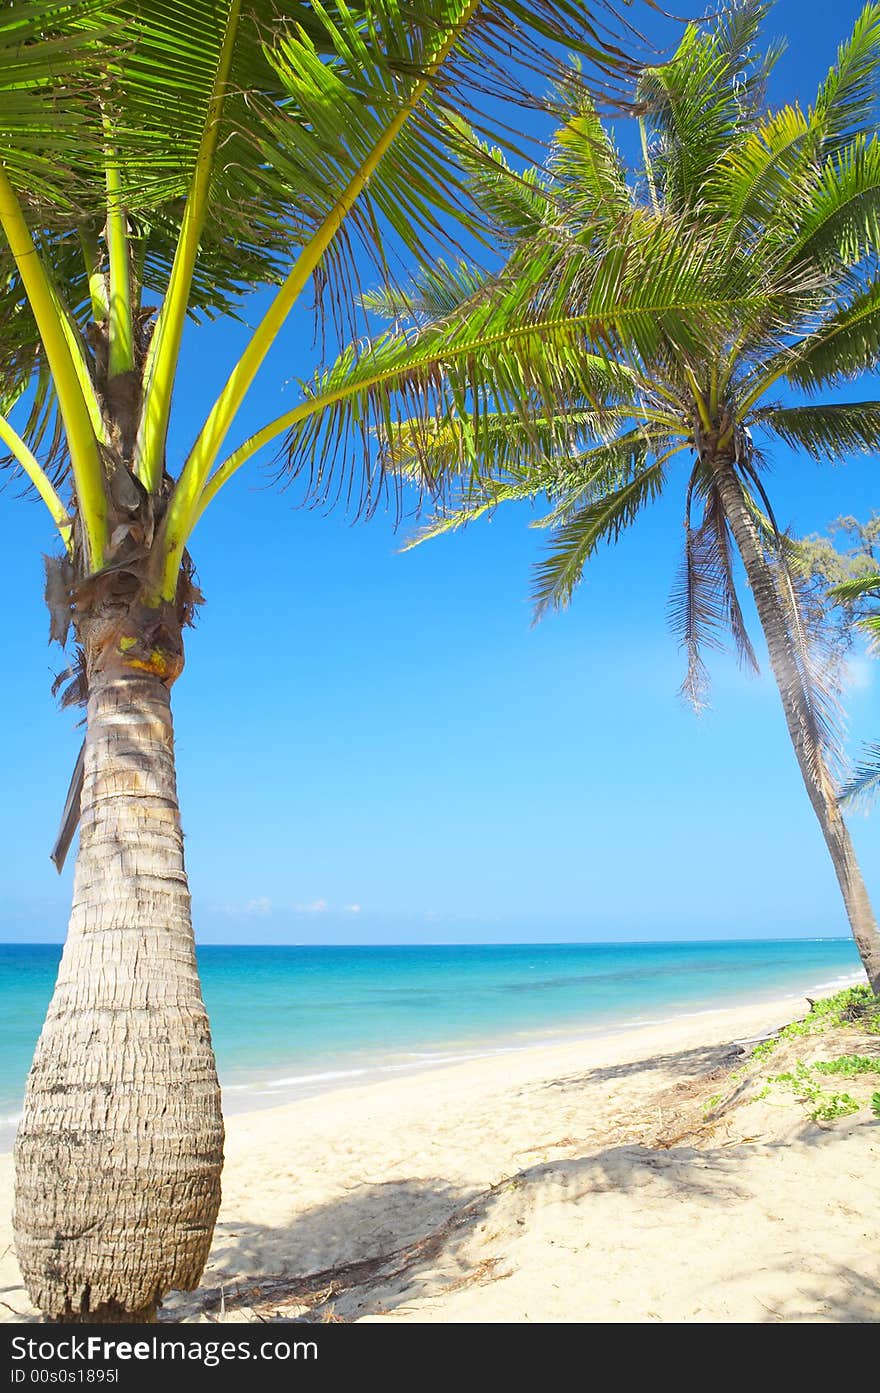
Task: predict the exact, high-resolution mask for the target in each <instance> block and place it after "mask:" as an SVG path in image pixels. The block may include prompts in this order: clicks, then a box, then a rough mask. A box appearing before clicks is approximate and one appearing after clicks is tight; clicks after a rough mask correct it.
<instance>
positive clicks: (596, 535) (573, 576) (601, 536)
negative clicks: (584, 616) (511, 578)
mask: <svg viewBox="0 0 880 1393" xmlns="http://www.w3.org/2000/svg"><path fill="white" fill-rule="evenodd" d="M644 457H645V453H644V451H642V452H640V451H638V450H636V451H633V456H632V459H633V465H632V477H631V478H630V479H629V480H628V481H627V482H626V483H624V484H622V485H621V486H620V487H619V488H616V489H613V490H612V491H610V492H608V493H605V494H603V496H602V497H600V498H598V499H596V500H595V501H593V502H589V503H587V504H586V505H585V506H584V507H582V508H580V509H578V510H577V511H576V512H575V513H574V514H573V516H572V517H570V518H569V520H568V521H567V522H564V523H562V525H561V526H559V527H558V528H557V529H556V530H555V532H554V533H553V535H552V537H551V539H550V545H549V548H548V552H547V555H546V556H545V558H544V560H543V561H541V562H539V563H538V564H537V565H536V567H535V581H534V586H533V589H532V598H533V600H534V605H535V618H536V619H539V618H540V617H541V616H542V615H543V614H545V613H546V611H547V610H548V609H551V608H553V609H564V608H565V606H566V605H567V604H568V603H569V601H570V600H571V597H572V594H573V593H574V590H575V587H576V586H577V584H578V582H579V581H580V579H581V576H582V575H583V570H584V566H585V565H586V564H587V562H588V561H589V559H590V557H591V556H592V555H593V553H594V552H595V551H596V549H597V547H598V546H599V545H600V544H601V543H602V542H603V541H607V542H615V541H616V540H617V539H618V537H619V536H620V534H621V532H623V531H624V529H625V528H627V527H629V526H630V524H631V523H632V522H634V521H635V519H636V517H637V516H638V514H639V513H640V512H641V510H642V508H643V507H645V506H646V505H647V504H648V503H650V502H652V500H653V499H655V498H657V497H658V495H659V494H660V492H661V490H662V488H663V485H664V483H665V479H666V472H665V464H664V462H663V461H661V460H655V461H654V462H653V463H651V464H648V465H647V466H645V467H643V468H640V467H639V464H640V462H641V461H643V460H644Z"/></svg>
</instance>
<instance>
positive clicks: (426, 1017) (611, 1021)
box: [0, 939, 859, 1150]
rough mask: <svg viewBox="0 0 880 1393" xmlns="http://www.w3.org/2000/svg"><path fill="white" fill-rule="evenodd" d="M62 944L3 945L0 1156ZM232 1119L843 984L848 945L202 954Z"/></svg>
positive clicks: (232, 950)
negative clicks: (397, 1078)
mask: <svg viewBox="0 0 880 1393" xmlns="http://www.w3.org/2000/svg"><path fill="white" fill-rule="evenodd" d="M60 953H61V950H60V947H58V946H55V945H45V944H0V1150H8V1149H9V1147H10V1146H11V1143H12V1138H13V1136H14V1131H15V1121H16V1119H17V1116H18V1113H19V1111H20V1108H21V1096H22V1092H23V1089H24V1082H25V1078H26V1075H27V1070H28V1066H29V1063H30V1058H31V1055H32V1053H33V1048H34V1044H35V1042H36V1038H37V1035H38V1034H39V1030H40V1026H41V1023H42V1019H43V1016H44V1014H45V1010H46V1006H47V1004H48V1001H49V997H50V995H51V992H52V987H53V984H54V980H55V975H56V972H57V968H58V961H59V958H60ZM199 965H200V970H201V975H202V983H203V987H204V992H205V999H206V1002H207V1006H208V1011H209V1013H210V1017H211V1024H212V1029H213V1036H214V1045H215V1049H216V1051H217V1060H218V1065H219V1070H220V1078H221V1083H222V1084H223V1088H224V1093H225V1106H226V1109H227V1111H242V1110H244V1109H246V1108H253V1107H259V1106H267V1105H272V1104H275V1103H280V1102H285V1101H287V1100H288V1099H291V1098H295V1097H300V1096H305V1095H307V1094H310V1093H316V1092H320V1091H322V1090H324V1089H328V1088H333V1087H339V1086H344V1085H345V1084H346V1083H348V1082H357V1081H359V1080H360V1081H362V1082H363V1081H366V1080H368V1079H369V1078H371V1077H374V1076H380V1077H381V1076H386V1077H387V1076H393V1074H394V1073H395V1072H399V1071H410V1070H416V1069H426V1068H431V1067H433V1066H436V1065H439V1064H443V1063H447V1062H450V1061H452V1060H456V1059H462V1058H469V1057H473V1056H476V1055H480V1054H487V1053H491V1052H494V1051H498V1050H509V1049H517V1048H522V1047H523V1046H526V1045H529V1044H536V1043H542V1042H549V1041H552V1040H561V1039H565V1038H571V1037H576V1036H579V1035H583V1036H586V1035H589V1034H594V1033H601V1032H603V1031H608V1030H616V1029H625V1028H627V1027H633V1026H636V1025H640V1024H648V1023H651V1022H656V1021H661V1020H668V1019H670V1018H672V1017H675V1016H680V1015H686V1014H689V1013H693V1012H700V1011H707V1010H712V1009H714V1008H716V1007H720V1006H725V1005H735V1004H736V1003H737V1002H758V1001H761V1000H769V999H771V998H773V997H777V996H785V995H792V996H794V995H800V996H802V995H803V993H804V992H809V993H811V994H812V993H814V992H819V993H821V991H822V990H826V991H828V992H830V991H833V990H835V989H836V988H837V987H838V986H840V985H843V984H844V983H845V982H847V981H849V980H851V979H852V978H853V976H854V974H856V973H857V972H858V971H859V961H858V956H857V954H856V950H855V946H854V944H853V943H852V940H851V939H787V940H782V939H778V940H758V941H748V942H747V941H736V942H722V943H719V942H711V943H709V942H706V943H589V944H534V945H533V944H514V945H485V946H484V945H476V946H443V947H394V948H386V947H376V948H369V947H364V948H340V947H332V948H330V947H328V948H320V947H307V948H299V947H202V948H200V949H199Z"/></svg>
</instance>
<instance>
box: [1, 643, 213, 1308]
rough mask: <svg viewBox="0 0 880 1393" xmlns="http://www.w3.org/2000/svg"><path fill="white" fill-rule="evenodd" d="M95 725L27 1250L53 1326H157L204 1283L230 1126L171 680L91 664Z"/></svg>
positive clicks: (50, 1035) (30, 1152)
mask: <svg viewBox="0 0 880 1393" xmlns="http://www.w3.org/2000/svg"><path fill="white" fill-rule="evenodd" d="M121 646H122V645H120V647H121ZM87 722H88V724H87V736H86V746H85V778H84V785H83V794H82V818H81V830H80V847H79V855H78V857H77V863H76V876H75V882H74V891H73V909H72V913H71V918H70V928H69V932H68V937H67V943H66V945H65V949H64V954H63V957H62V960H61V967H60V969H59V973H58V981H57V983H56V986H55V992H54V995H53V997H52V1001H51V1004H50V1006H49V1012H48V1015H47V1018H46V1022H45V1025H44V1027H43V1031H42V1034H41V1036H40V1040H39V1043H38V1045H37V1050H36V1054H35V1057H34V1062H33V1065H32V1067H31V1072H30V1076H29V1079H28V1085H27V1094H26V1098H25V1105H24V1114H23V1118H22V1122H21V1125H20V1127H19V1132H18V1136H17V1139H16V1147H15V1164H16V1207H15V1231H16V1246H17V1252H18V1258H19V1263H20V1265H21V1270H22V1273H23V1275H24V1279H25V1283H26V1285H27V1288H28V1291H29V1293H30V1296H31V1299H32V1300H33V1301H34V1303H35V1304H36V1305H37V1306H38V1307H40V1309H41V1310H42V1311H43V1312H44V1313H45V1314H46V1315H47V1316H48V1317H49V1318H50V1319H52V1320H58V1321H77V1320H87V1321H95V1320H98V1321H114V1320H115V1321H123V1320H129V1321H131V1320H135V1321H143V1320H152V1319H153V1318H154V1316H155V1312H156V1307H157V1305H158V1303H159V1302H160V1301H161V1299H162V1297H163V1296H164V1295H165V1293H166V1292H168V1291H169V1290H171V1289H172V1288H184V1289H192V1288H193V1287H194V1286H196V1285H197V1283H198V1281H199V1278H200V1276H201V1273H202V1269H203V1267H204V1264H205V1260H206V1258H207V1255H208V1249H209V1246H210V1243H211V1235H212V1232H213V1228H214V1221H215V1219H216V1217H217V1210H218V1208H219V1203H220V1170H221V1165H222V1159H223V1122H222V1117H221V1113H220V1094H219V1087H218V1083H217V1074H216V1069H215V1065H214V1055H213V1051H212V1048H211V1036H210V1031H209V1028H208V1018H207V1015H206V1012H205V1007H204V1003H203V1001H202V994H201V988H200V985H199V979H198V973H197V969H196V960H195V949H194V941H193V933H192V921H191V915H190V895H189V888H188V885H187V879H186V871H185V869H184V860H183V834H182V831H181V826H180V814H179V810H178V804H177V788H176V779H175V771H174V738H173V732H172V724H171V705H170V692H169V689H168V686H167V685H166V682H165V681H163V680H162V677H161V676H159V675H156V674H154V673H152V672H149V671H146V670H143V664H139V665H138V666H129V667H127V666H125V664H124V662H121V661H119V654H118V650H117V661H116V662H115V664H113V663H111V664H108V665H107V666H106V667H104V668H103V669H102V667H101V665H100V664H96V665H94V668H93V669H92V670H90V673H89V701H88V716H87Z"/></svg>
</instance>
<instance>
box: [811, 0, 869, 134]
mask: <svg viewBox="0 0 880 1393" xmlns="http://www.w3.org/2000/svg"><path fill="white" fill-rule="evenodd" d="M878 95H880V5H878V4H867V5H865V7H864V9H863V10H862V12H861V14H860V15H859V17H858V19H857V20H856V22H855V25H854V27H853V31H852V34H851V35H850V37H849V38H848V39H847V40H846V41H845V42H844V43H842V44H841V45H840V47H839V49H838V50H837V61H836V62H835V64H834V66H833V67H832V69H831V71H830V72H829V74H828V76H827V78H826V79H825V81H824V82H823V84H822V86H821V87H820V88H819V94H818V97H817V99H816V104H815V106H814V108H813V110H812V111H811V113H810V125H811V127H812V128H813V130H815V131H817V132H818V133H819V135H820V138H821V145H822V149H823V152H827V153H830V154H835V153H837V152H838V151H840V150H841V149H842V148H843V147H844V146H845V145H846V144H847V143H848V142H849V141H851V140H852V139H853V137H854V136H859V135H863V134H866V133H867V132H869V131H872V130H874V129H875V128H876V124H877V100H878Z"/></svg>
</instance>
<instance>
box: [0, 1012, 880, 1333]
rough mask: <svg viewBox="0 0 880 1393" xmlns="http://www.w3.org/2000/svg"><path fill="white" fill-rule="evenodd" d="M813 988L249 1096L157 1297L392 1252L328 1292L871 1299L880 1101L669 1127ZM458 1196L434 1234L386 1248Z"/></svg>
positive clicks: (451, 1299)
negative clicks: (560, 1040) (660, 1139)
mask: <svg viewBox="0 0 880 1393" xmlns="http://www.w3.org/2000/svg"><path fill="white" fill-rule="evenodd" d="M802 1009H803V1003H798V1002H793V1001H792V1000H791V999H786V1000H783V1001H776V1002H773V1003H769V1004H767V1003H765V1004H764V1005H761V1006H753V1007H745V1008H736V1009H733V1010H723V1011H716V1012H711V1013H705V1014H702V1015H699V1016H691V1017H686V1018H682V1019H680V1020H677V1021H674V1022H671V1023H668V1024H664V1025H659V1026H650V1027H644V1028H639V1029H637V1030H630V1031H626V1032H621V1033H618V1034H615V1035H609V1036H605V1037H603V1038H601V1039H591V1040H587V1041H581V1042H572V1043H566V1044H559V1045H552V1046H542V1047H537V1048H533V1049H528V1050H523V1051H518V1052H516V1053H511V1054H506V1055H500V1056H498V1055H496V1056H493V1057H489V1058H485V1059H478V1060H472V1061H469V1062H467V1063H463V1064H458V1065H454V1066H450V1067H444V1068H443V1069H435V1070H432V1071H430V1072H428V1073H424V1074H420V1075H414V1076H407V1077H403V1078H399V1079H396V1080H393V1081H390V1082H389V1081H383V1082H381V1083H376V1084H371V1085H367V1086H361V1087H358V1088H351V1089H346V1090H345V1091H337V1092H332V1093H327V1094H324V1095H321V1096H318V1097H313V1098H308V1099H305V1100H302V1101H300V1102H295V1103H289V1104H286V1105H285V1106H283V1107H279V1108H273V1109H267V1110H265V1111H261V1112H253V1113H249V1114H243V1115H239V1116H234V1117H232V1118H231V1119H230V1120H229V1123H228V1139H227V1161H226V1168H225V1172H224V1180H223V1189H224V1200H223V1208H222V1210H221V1215H220V1221H219V1223H218V1226H217V1232H216V1237H215V1242H214V1248H213V1251H212V1255H211V1260H210V1263H209V1266H208V1269H207V1271H206V1273H205V1277H204V1282H203V1289H202V1291H201V1292H200V1293H195V1294H194V1295H191V1296H187V1295H179V1296H175V1297H174V1298H172V1299H171V1300H170V1301H169V1303H168V1304H167V1308H166V1313H165V1314H166V1317H167V1316H168V1315H171V1314H174V1315H175V1316H177V1317H183V1318H189V1319H192V1318H199V1317H200V1315H201V1318H205V1312H208V1314H209V1318H211V1319H217V1317H218V1312H219V1308H218V1305H217V1303H216V1301H214V1300H212V1290H213V1292H214V1293H215V1294H216V1292H217V1290H218V1289H219V1288H221V1287H222V1288H223V1289H224V1291H225V1293H226V1300H227V1302H228V1304H229V1308H230V1310H229V1318H230V1319H231V1318H239V1319H240V1318H242V1317H247V1316H248V1315H249V1314H250V1306H251V1305H253V1304H262V1303H263V1302H265V1301H266V1300H270V1301H271V1302H272V1303H273V1310H274V1311H277V1312H278V1313H279V1314H280V1315H282V1316H288V1317H291V1316H295V1315H296V1314H298V1313H299V1312H300V1311H301V1310H302V1309H303V1307H302V1305H301V1304H299V1305H298V1304H297V1297H296V1295H295V1294H293V1293H292V1292H291V1291H290V1290H286V1289H285V1286H284V1283H283V1282H280V1281H279V1280H278V1279H280V1278H284V1277H287V1278H289V1277H292V1276H300V1275H303V1274H315V1273H321V1272H323V1271H325V1270H326V1269H331V1268H336V1267H338V1266H339V1265H341V1264H347V1263H353V1262H359V1261H362V1260H365V1259H371V1258H380V1259H381V1258H387V1261H385V1262H384V1264H383V1265H382V1266H381V1268H380V1270H379V1271H377V1272H372V1273H369V1274H364V1278H363V1280H360V1281H358V1282H356V1283H353V1284H352V1283H350V1282H349V1283H348V1284H347V1289H346V1290H343V1291H341V1292H340V1293H339V1294H338V1295H334V1294H332V1293H331V1295H330V1296H329V1297H328V1298H327V1299H325V1301H324V1303H323V1304H322V1305H321V1306H320V1307H319V1309H320V1310H322V1311H323V1312H324V1313H326V1312H327V1311H335V1313H336V1314H338V1315H340V1316H342V1317H344V1318H346V1319H369V1320H377V1319H384V1320H416V1321H523V1320H532V1321H590V1320H601V1321H607V1320H612V1321H648V1320H664V1321H749V1322H754V1321H766V1320H780V1319H782V1320H794V1321H823V1320H825V1321H842V1320H870V1319H880V1298H878V1290H880V1287H878V1282H880V1202H878V1201H880V1164H878V1162H880V1124H878V1123H876V1122H874V1121H871V1120H869V1114H868V1113H867V1112H866V1111H865V1110H864V1109H863V1110H862V1112H861V1113H860V1114H858V1115H857V1116H856V1117H855V1118H853V1119H846V1120H845V1121H840V1122H836V1123H834V1124H831V1125H828V1126H821V1125H818V1124H815V1123H811V1122H809V1121H808V1120H807V1118H806V1115H805V1113H804V1111H803V1109H801V1108H799V1107H798V1105H797V1104H796V1103H795V1102H794V1100H793V1099H792V1100H791V1102H790V1103H788V1104H784V1103H779V1102H778V1101H777V1102H776V1103H775V1104H774V1105H772V1106H771V1105H770V1104H753V1105H751V1106H749V1107H746V1108H744V1109H743V1108H741V1109H739V1110H738V1112H737V1121H736V1123H735V1124H734V1123H733V1122H731V1123H729V1124H727V1125H726V1126H722V1127H721V1128H720V1129H719V1130H716V1132H715V1133H713V1135H712V1137H711V1138H710V1139H708V1140H704V1139H702V1138H701V1139H700V1141H699V1143H698V1144H694V1142H693V1140H692V1139H689V1138H685V1139H684V1141H683V1143H682V1144H680V1145H675V1146H672V1147H668V1146H667V1147H666V1148H661V1149H657V1146H656V1137H657V1134H658V1132H659V1133H661V1134H662V1132H663V1128H664V1125H666V1124H667V1123H668V1122H669V1121H670V1116H671V1118H672V1120H673V1121H674V1116H675V1102H674V1100H675V1095H674V1094H673V1102H672V1105H670V1104H669V1103H668V1101H667V1100H668V1097H669V1095H670V1090H674V1087H675V1086H676V1085H682V1084H683V1083H684V1084H685V1087H684V1088H683V1089H681V1088H680V1089H679V1092H680V1093H681V1096H682V1097H684V1098H686V1097H687V1094H688V1086H687V1080H689V1079H695V1078H702V1076H704V1075H705V1074H706V1073H707V1072H708V1071H709V1070H711V1069H712V1068H713V1067H715V1066H716V1065H720V1064H722V1063H724V1062H725V1061H726V1065H727V1067H729V1066H730V1054H731V1052H730V1050H725V1049H724V1048H723V1047H724V1046H727V1045H729V1043H730V1042H731V1041H735V1040H738V1039H743V1038H749V1037H754V1036H755V1035H759V1034H762V1033H764V1032H766V1031H767V1030H769V1029H771V1028H773V1027H775V1026H778V1025H780V1024H782V1023H784V1022H785V1021H786V1020H789V1019H791V1018H792V1017H793V1016H794V1015H796V1014H798V1012H799V1010H802ZM706 1087H707V1086H706V1085H704V1084H702V1083H701V1084H700V1085H699V1088H702V1091H703V1097H704V1098H705V1092H706ZM667 1106H671V1107H672V1112H671V1114H670V1115H667V1116H666V1117H665V1116H664V1107H667ZM703 1106H704V1102H701V1103H700V1109H701V1110H702V1108H703ZM701 1115H702V1111H701ZM744 1129H745V1130H744ZM673 1130H674V1129H673ZM750 1132H754V1135H751V1134H750ZM511 1178H512V1182H513V1183H511V1184H509V1185H502V1186H501V1188H500V1189H498V1190H496V1191H495V1192H494V1193H492V1194H491V1195H489V1196H488V1197H487V1196H485V1194H484V1192H485V1191H486V1190H488V1189H489V1188H490V1187H492V1186H496V1185H498V1184H499V1182H502V1181H505V1180H508V1179H511ZM11 1188H12V1165H11V1158H10V1157H9V1156H3V1157H0V1216H2V1222H0V1255H2V1256H0V1302H2V1303H3V1305H2V1306H0V1317H2V1318H5V1319H7V1320H12V1319H21V1318H22V1317H28V1316H32V1315H33V1312H32V1310H31V1308H30V1306H29V1304H28V1302H27V1297H26V1295H25V1293H24V1292H23V1290H22V1289H21V1287H20V1284H19V1277H18V1273H17V1268H16V1265H15V1260H14V1255H13V1251H12V1246H11V1245H12V1235H11V1226H10V1222H9V1218H8V1215H9V1212H10V1209H11ZM481 1196H482V1198H480V1197H481ZM455 1216H458V1217H457V1218H456V1217H455ZM450 1220H452V1221H453V1222H452V1227H451V1229H449V1230H448V1231H446V1232H441V1233H440V1234H439V1235H438V1237H437V1239H436V1241H435V1242H433V1243H430V1242H429V1243H428V1244H427V1245H426V1246H425V1247H423V1248H422V1249H419V1250H416V1251H415V1252H413V1251H410V1252H409V1253H406V1252H405V1253H404V1254H403V1255H402V1256H398V1257H395V1256H393V1255H394V1254H399V1253H400V1250H402V1249H404V1250H405V1249H406V1248H407V1246H408V1245H413V1244H418V1242H419V1241H420V1240H423V1239H425V1237H426V1236H428V1235H431V1234H432V1233H434V1232H435V1231H436V1230H438V1229H442V1226H444V1225H445V1224H447V1223H448V1221H450ZM273 1279H274V1280H273ZM289 1285H290V1284H289V1283H288V1287H289ZM307 1285H310V1286H311V1288H312V1289H313V1290H314V1289H315V1288H316V1287H319V1286H320V1285H321V1282H319V1281H317V1280H316V1281H314V1282H312V1283H310V1284H307ZM327 1285H328V1286H329V1285H330V1279H329V1278H328V1279H327ZM254 1289H256V1290H254Z"/></svg>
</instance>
